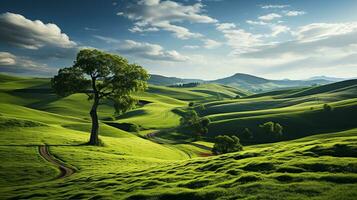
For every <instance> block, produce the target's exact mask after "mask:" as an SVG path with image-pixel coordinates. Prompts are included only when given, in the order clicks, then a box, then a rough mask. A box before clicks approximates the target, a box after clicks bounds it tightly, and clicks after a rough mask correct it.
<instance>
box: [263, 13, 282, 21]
mask: <svg viewBox="0 0 357 200" xmlns="http://www.w3.org/2000/svg"><path fill="white" fill-rule="evenodd" d="M280 17H281V15H279V14H277V13H269V14H267V15H262V16H260V17H258V19H260V20H263V21H271V20H273V19H276V18H280Z"/></svg>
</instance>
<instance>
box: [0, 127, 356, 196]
mask: <svg viewBox="0 0 357 200" xmlns="http://www.w3.org/2000/svg"><path fill="white" fill-rule="evenodd" d="M1 141H4V140H1ZM8 148H9V147H8ZM8 148H7V149H8ZM22 148H24V149H26V150H29V151H32V152H31V153H32V154H30V155H32V156H35V157H36V156H37V155H36V154H35V151H34V150H35V149H33V147H22ZM16 149H20V148H16ZM31 149H33V150H31ZM50 149H51V151H52V153H54V154H55V155H56V156H58V157H60V158H61V159H63V160H65V161H66V162H68V163H70V164H72V165H74V166H75V167H77V168H78V169H80V171H79V172H78V173H76V174H75V175H73V176H72V177H70V178H68V179H67V180H56V181H50V182H43V181H44V180H45V179H43V178H42V179H36V182H38V183H36V184H30V185H29V184H27V185H24V184H25V183H26V182H23V181H21V182H18V183H17V184H16V183H14V182H12V184H14V185H16V186H14V185H13V186H11V187H3V188H2V189H1V190H2V191H3V193H2V194H3V195H4V196H3V197H13V198H29V197H41V198H50V197H51V199H64V198H65V199H68V198H75V199H78V198H129V199H144V198H145V199H147V198H153V197H155V198H156V199H219V198H222V199H227V198H231V199H237V198H245V199H282V198H284V199H302V198H306V199H311V198H313V199H353V198H354V197H355V195H357V192H356V191H357V175H356V173H357V160H356V158H355V156H356V155H357V154H356V153H357V129H353V130H349V131H345V132H340V133H333V134H332V133H331V134H323V135H315V136H311V137H308V138H303V139H299V140H295V141H288V142H280V143H275V144H265V145H256V146H249V147H246V148H245V150H244V151H243V152H239V153H232V154H226V155H222V156H215V157H209V158H196V159H191V160H183V161H165V160H162V159H155V158H150V157H144V156H143V157H132V156H126V155H121V154H120V151H118V150H117V149H115V147H113V146H111V145H110V146H108V147H101V148H100V147H85V146H53V147H51V148H50ZM18 151H20V150H18ZM158 154H159V153H158ZM88 155H90V159H88ZM173 158H174V157H172V159H173ZM16 159H21V157H16ZM7 161H8V162H14V158H12V159H8V160H7ZM18 163H20V165H19V166H18V167H17V168H16V170H19V171H20V172H21V171H22V170H24V168H20V166H21V167H23V166H29V165H32V164H33V163H34V161H28V160H22V162H20V160H19V161H18ZM39 164H43V163H39ZM3 168H5V170H6V166H5V167H3ZM19 168H20V169H19ZM41 169H42V168H41ZM46 169H47V170H48V171H46V172H41V171H35V173H39V175H38V177H43V176H42V175H46V174H51V172H52V171H53V169H51V168H46ZM32 170H33V168H30V170H29V171H30V172H32ZM19 171H17V172H16V173H14V174H13V176H15V177H13V178H11V180H16V178H17V179H19V180H21V179H20V178H19V177H18V174H20V173H19ZM13 172H14V171H13ZM23 174H25V175H23V176H22V179H25V180H28V179H26V178H30V177H28V174H26V173H23ZM33 174H34V173H32V177H34V175H33ZM53 176H54V175H53ZM7 177H8V175H7ZM35 177H36V176H35ZM14 178H15V179H14ZM48 179H50V177H48Z"/></svg>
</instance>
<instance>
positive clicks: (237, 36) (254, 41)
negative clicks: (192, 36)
mask: <svg viewBox="0 0 357 200" xmlns="http://www.w3.org/2000/svg"><path fill="white" fill-rule="evenodd" d="M233 25H234V24H233ZM233 25H230V26H223V27H222V26H219V25H218V26H217V30H218V31H221V32H222V33H223V35H224V37H225V38H226V40H227V45H229V46H230V47H232V49H233V53H234V54H240V53H246V52H251V51H255V50H256V47H257V46H260V45H261V44H262V41H261V39H260V38H261V37H262V35H258V34H252V33H249V32H247V31H245V30H244V29H241V28H237V27H236V26H235V25H234V26H233Z"/></svg>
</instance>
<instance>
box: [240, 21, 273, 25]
mask: <svg viewBox="0 0 357 200" xmlns="http://www.w3.org/2000/svg"><path fill="white" fill-rule="evenodd" d="M245 22H246V23H247V24H250V25H262V26H264V25H267V24H268V23H266V22H263V21H254V20H247V21H245Z"/></svg>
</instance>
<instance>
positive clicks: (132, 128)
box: [129, 124, 140, 132]
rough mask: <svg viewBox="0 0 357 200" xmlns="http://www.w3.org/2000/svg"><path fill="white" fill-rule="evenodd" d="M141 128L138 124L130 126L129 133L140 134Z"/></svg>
mask: <svg viewBox="0 0 357 200" xmlns="http://www.w3.org/2000/svg"><path fill="white" fill-rule="evenodd" d="M139 130H140V128H139V126H138V125H136V124H130V126H129V132H139Z"/></svg>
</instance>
